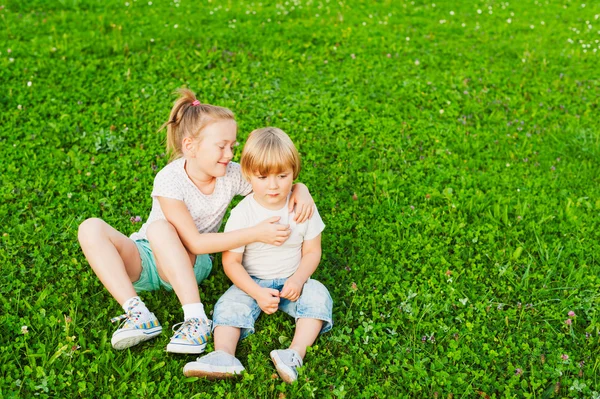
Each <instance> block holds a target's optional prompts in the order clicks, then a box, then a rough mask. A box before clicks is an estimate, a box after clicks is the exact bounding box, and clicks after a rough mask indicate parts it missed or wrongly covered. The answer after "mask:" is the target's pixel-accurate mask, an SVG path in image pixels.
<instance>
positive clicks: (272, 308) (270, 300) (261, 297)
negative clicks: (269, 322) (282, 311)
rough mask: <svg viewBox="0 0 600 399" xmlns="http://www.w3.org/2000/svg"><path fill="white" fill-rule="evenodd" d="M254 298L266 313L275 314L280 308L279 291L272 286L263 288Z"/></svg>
mask: <svg viewBox="0 0 600 399" xmlns="http://www.w3.org/2000/svg"><path fill="white" fill-rule="evenodd" d="M254 299H255V300H256V302H257V303H258V306H260V308H261V309H262V311H263V312H265V313H266V314H273V313H275V312H277V309H278V308H279V291H277V290H274V289H272V288H261V289H260V291H258V294H257V295H256V297H255V298H254Z"/></svg>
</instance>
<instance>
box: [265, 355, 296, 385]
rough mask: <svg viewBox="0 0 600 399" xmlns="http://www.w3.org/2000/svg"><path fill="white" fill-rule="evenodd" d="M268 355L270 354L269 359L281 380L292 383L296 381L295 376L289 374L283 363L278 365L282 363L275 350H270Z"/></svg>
mask: <svg viewBox="0 0 600 399" xmlns="http://www.w3.org/2000/svg"><path fill="white" fill-rule="evenodd" d="M270 356H271V361H272V362H273V364H274V365H275V369H277V374H279V376H280V377H281V379H282V380H283V381H285V382H287V383H288V384H292V383H294V382H296V379H297V378H296V377H295V376H293V375H290V374H289V371H288V369H289V368H288V367H287V366H285V365H284V366H280V364H283V361H282V360H281V358H280V357H279V355H278V354H277V353H276V352H271V353H270Z"/></svg>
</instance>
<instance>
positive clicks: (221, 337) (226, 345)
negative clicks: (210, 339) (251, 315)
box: [214, 326, 241, 356]
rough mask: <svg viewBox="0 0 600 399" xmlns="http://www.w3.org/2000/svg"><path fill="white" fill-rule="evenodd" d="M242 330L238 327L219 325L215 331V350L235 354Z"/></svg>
mask: <svg viewBox="0 0 600 399" xmlns="http://www.w3.org/2000/svg"><path fill="white" fill-rule="evenodd" d="M240 335H241V330H240V329H239V328H237V327H230V326H217V327H215V331H214V340H215V351H223V352H226V353H229V354H230V355H232V356H235V350H236V348H237V344H238V342H239V340H240Z"/></svg>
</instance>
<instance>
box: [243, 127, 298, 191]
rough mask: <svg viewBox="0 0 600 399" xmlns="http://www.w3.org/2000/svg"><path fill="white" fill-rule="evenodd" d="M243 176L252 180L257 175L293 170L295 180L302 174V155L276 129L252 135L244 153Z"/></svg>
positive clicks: (263, 130)
mask: <svg viewBox="0 0 600 399" xmlns="http://www.w3.org/2000/svg"><path fill="white" fill-rule="evenodd" d="M240 163H241V165H242V174H243V175H244V177H245V178H246V179H248V180H249V179H250V176H252V175H253V174H255V173H258V174H260V175H262V176H266V175H269V174H272V173H275V174H276V173H280V172H283V171H285V170H288V169H291V170H292V172H293V174H294V180H295V179H296V178H297V177H298V175H299V174H300V155H299V154H298V150H297V149H296V146H295V145H294V143H293V142H292V140H291V139H290V138H289V136H288V135H287V134H285V132H284V131H283V130H281V129H278V128H276V127H265V128H262V129H257V130H255V131H253V132H252V133H250V136H248V140H247V141H246V145H244V150H243V151H242V159H241V162H240Z"/></svg>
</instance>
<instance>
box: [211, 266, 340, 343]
mask: <svg viewBox="0 0 600 399" xmlns="http://www.w3.org/2000/svg"><path fill="white" fill-rule="evenodd" d="M252 280H254V282H256V283H257V284H258V285H260V286H261V287H263V288H273V289H276V290H279V291H281V289H282V288H283V285H284V284H285V282H286V280H287V278H279V279H274V280H261V279H259V278H256V277H252ZM332 309H333V300H332V299H331V296H330V295H329V291H327V288H325V286H324V285H323V284H321V283H320V282H318V281H317V280H313V279H308V280H307V281H306V283H304V287H303V288H302V294H301V295H300V298H298V300H297V301H296V302H292V301H289V300H287V299H285V298H281V299H280V302H279V310H282V311H283V312H285V313H287V314H289V315H290V316H292V317H293V318H295V319H296V321H298V319H317V320H323V327H322V328H321V334H323V333H324V332H327V331H329V330H331V327H333V317H332ZM261 312H262V310H261V309H260V306H258V303H257V302H256V301H255V300H254V299H253V298H252V297H251V296H250V295H248V294H246V293H245V292H244V291H242V290H240V289H239V288H238V287H236V286H235V285H232V286H231V287H229V289H228V290H227V291H226V292H225V293H224V294H223V295H222V296H221V298H219V300H218V301H217V304H216V305H215V311H214V314H213V330H214V329H215V327H217V326H229V327H237V328H240V329H241V330H242V331H241V335H240V340H241V339H244V338H246V337H247V336H248V335H250V334H252V333H254V322H255V321H256V319H258V316H260V313H261Z"/></svg>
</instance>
